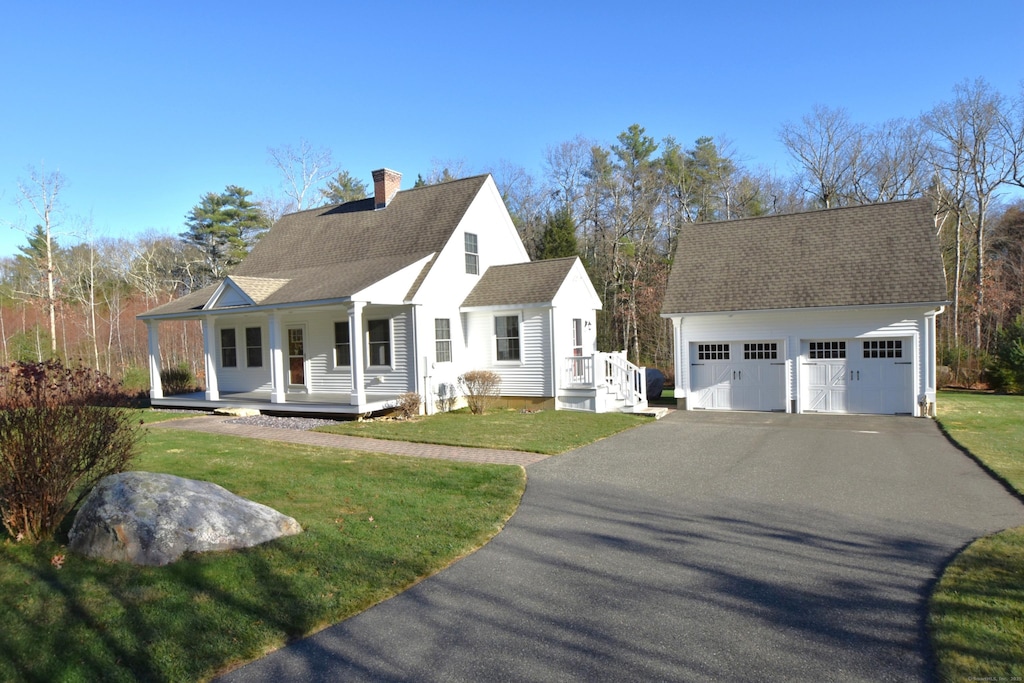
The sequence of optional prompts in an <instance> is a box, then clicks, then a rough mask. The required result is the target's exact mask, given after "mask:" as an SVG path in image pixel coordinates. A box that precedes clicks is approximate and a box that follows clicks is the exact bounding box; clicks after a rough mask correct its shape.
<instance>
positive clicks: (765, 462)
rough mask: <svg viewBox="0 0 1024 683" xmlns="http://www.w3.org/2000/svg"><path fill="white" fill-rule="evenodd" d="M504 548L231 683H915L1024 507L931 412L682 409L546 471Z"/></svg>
mask: <svg viewBox="0 0 1024 683" xmlns="http://www.w3.org/2000/svg"><path fill="white" fill-rule="evenodd" d="M527 472H528V475H529V479H528V484H527V490H526V495H525V497H524V498H523V502H522V505H521V507H520V509H519V511H518V512H516V514H515V515H514V516H513V518H512V519H511V520H510V522H509V524H508V525H507V527H506V528H505V530H504V531H502V533H501V534H499V535H498V536H497V537H496V538H495V539H494V540H493V541H491V542H490V543H489V544H488V545H486V546H485V547H484V548H482V549H481V550H479V551H478V552H476V553H474V554H473V555H471V556H469V557H467V558H465V559H463V560H462V561H460V562H458V563H456V564H455V565H453V566H452V567H450V568H449V569H447V570H445V571H443V572H441V573H440V574H438V575H436V576H434V577H432V578H430V579H428V580H426V581H423V582H422V583H420V584H419V585H417V586H415V587H414V588H412V589H410V590H408V591H406V592H405V593H403V594H401V595H399V596H397V597H395V598H393V599H391V600H388V601H386V602H384V603H382V604H380V605H378V606H376V607H374V608H372V609H370V610H367V611H366V612H364V613H362V614H360V615H358V616H356V617H354V618H352V619H349V620H348V621H345V622H343V623H341V624H338V625H336V626H334V627H331V628H328V629H326V630H324V631H322V632H321V633H319V634H317V635H316V636H313V637H311V638H308V639H306V640H303V641H301V642H298V643H295V644H293V645H291V646H289V647H287V648H285V649H283V650H280V651H278V652H275V653H273V654H271V655H270V656H268V657H266V658H264V659H262V660H260V661H258V662H254V663H253V664H250V665H248V666H246V667H244V668H241V669H238V670H236V671H235V672H233V673H232V674H230V675H228V676H225V677H224V678H223V680H224V681H247V682H248V681H282V680H295V681H364V680H365V681H473V682H481V681H515V682H521V681H545V682H547V681H759V682H761V681H901V682H902V681H917V680H930V679H931V678H932V677H933V670H932V664H931V662H930V661H929V660H928V655H927V651H928V646H927V637H926V634H925V632H924V626H923V620H924V614H925V601H926V597H927V595H928V592H929V590H930V588H931V585H932V582H933V581H934V579H935V578H936V577H937V576H938V574H939V572H940V571H941V568H942V567H943V566H944V564H945V563H946V562H947V561H948V560H949V559H950V558H951V557H952V556H953V555H954V554H955V553H956V552H957V551H958V550H960V549H961V548H962V547H963V546H964V545H966V544H967V543H969V542H970V541H971V540H972V539H974V538H976V537H978V536H981V535H984V534H987V533H990V532H993V531H996V530H998V529H1003V528H1006V527H1010V526H1016V525H1021V524H1024V506H1022V505H1021V504H1020V503H1019V502H1018V501H1017V500H1016V499H1015V498H1013V497H1011V496H1010V495H1009V494H1007V493H1006V492H1005V491H1004V490H1003V489H1002V488H1001V487H1000V486H999V485H998V484H996V483H995V482H993V481H992V480H991V479H989V478H988V477H987V476H986V475H985V474H984V473H983V472H982V471H981V470H980V469H979V468H978V467H977V466H976V465H975V464H974V463H973V462H972V461H971V460H969V459H968V458H967V457H965V456H964V455H962V454H961V453H960V452H959V451H957V450H956V449H955V448H953V447H952V446H951V445H949V443H948V442H947V441H946V440H945V439H944V438H943V437H942V435H941V434H940V433H939V430H938V429H937V427H936V425H935V424H934V423H933V422H931V421H930V420H921V419H914V418H902V417H861V416H856V417H854V416H824V415H779V414H754V413H706V412H691V413H685V412H678V413H674V414H672V415H670V416H669V417H667V418H665V419H663V420H660V421H658V422H656V423H653V424H650V425H647V426H644V427H641V428H639V429H635V430H632V431H630V432H627V433H624V434H620V435H618V436H615V437H612V438H609V439H605V440H603V441H600V442H598V443H595V444H592V445H590V446H587V447H585V448H581V449H579V450H576V451H573V452H572V453H569V454H566V455H562V456H558V457H555V458H550V459H548V460H546V461H544V462H541V463H537V464H534V465H531V466H530V467H529V468H528V470H527Z"/></svg>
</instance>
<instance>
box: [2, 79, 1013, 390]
mask: <svg viewBox="0 0 1024 683" xmlns="http://www.w3.org/2000/svg"><path fill="white" fill-rule="evenodd" d="M778 133H779V140H780V141H781V143H782V144H783V145H784V146H785V148H786V150H787V151H788V152H789V154H790V156H791V158H792V161H793V165H792V167H793V170H792V171H791V172H788V173H780V172H778V171H777V170H771V169H764V168H757V167H749V166H747V165H745V164H744V163H743V162H742V161H741V159H742V157H741V155H740V154H739V153H738V151H737V150H735V149H734V148H733V147H732V145H731V144H730V143H729V142H728V141H724V140H721V139H714V138H712V137H706V136H702V137H698V138H696V139H695V140H694V142H693V143H692V144H684V143H682V142H679V141H678V140H677V139H676V138H674V137H672V136H667V137H662V138H660V139H658V138H655V137H654V136H652V135H649V134H648V133H647V131H646V129H645V128H644V127H642V126H641V125H639V124H634V125H631V126H629V127H628V128H627V129H626V130H624V131H623V132H622V133H620V134H619V135H618V136H617V137H616V138H615V140H614V141H612V142H608V143H603V142H598V141H594V140H588V139H586V138H583V137H577V138H574V139H572V140H568V141H566V142H563V143H561V144H558V145H554V146H552V147H550V148H548V149H547V150H545V152H544V155H543V164H542V171H541V174H540V175H539V176H535V175H532V174H530V173H528V172H527V171H525V170H524V169H523V168H521V167H516V166H513V165H510V164H502V165H501V166H500V167H498V168H496V169H490V172H491V173H493V175H494V176H495V180H496V182H497V184H498V186H499V188H500V189H501V191H502V193H503V196H504V198H505V201H506V204H507V206H508V208H509V211H510V213H511V214H512V217H513V221H514V222H515V224H516V226H517V228H518V230H519V232H520V235H521V236H522V238H523V241H524V243H525V244H526V247H527V250H528V252H529V253H530V256H531V258H534V259H538V258H557V257H562V256H572V255H578V256H580V257H581V258H582V260H583V261H584V263H585V265H586V266H587V270H588V272H589V273H590V276H591V279H592V280H593V283H594V286H595V288H596V289H597V291H598V293H599V295H600V296H601V299H602V302H603V310H602V311H601V313H600V315H599V319H598V345H599V348H601V349H602V350H622V349H625V350H626V351H627V352H628V354H629V356H630V358H631V359H632V360H634V361H637V362H639V363H641V364H644V365H650V366H654V367H659V368H662V369H664V370H671V367H672V339H671V328H670V325H669V323H668V322H667V321H665V320H663V319H662V318H661V317H660V315H659V313H660V309H661V302H662V298H663V295H664V290H665V286H666V282H667V279H668V273H669V269H670V268H671V265H672V256H673V254H674V253H675V250H676V248H677V246H678V248H681V249H685V248H686V242H685V235H686V226H687V225H688V224H694V223H705V222H712V221H726V220H733V219H739V218H747V217H753V216H762V215H767V214H777V213H790V212H796V211H807V210H814V209H822V208H832V207H840V206H851V205H856V204H865V203H871V202H883V201H897V200H904V199H913V198H918V197H928V198H930V199H931V200H932V202H933V204H934V206H935V207H936V233H937V235H938V236H939V239H940V242H941V244H942V249H943V260H944V264H945V268H946V279H947V285H948V289H949V300H950V301H951V302H952V304H951V305H950V307H949V308H948V310H947V312H946V313H945V314H944V315H943V316H940V318H939V321H940V346H941V348H942V354H943V355H942V358H943V362H944V363H945V364H948V365H950V366H951V367H952V368H953V371H954V373H955V375H956V379H957V380H958V381H960V382H963V383H973V382H976V381H978V380H979V379H980V378H981V373H982V371H983V369H984V368H985V366H986V365H987V364H989V354H992V353H999V352H1000V349H1002V348H1004V347H1006V344H1007V339H1008V338H1009V339H1010V347H1011V348H1012V347H1013V339H1014V336H1013V335H1014V334H1017V335H1019V334H1020V332H1019V330H1021V328H1022V327H1024V318H1022V317H1021V316H1022V315H1024V201H1021V200H1017V201H1016V202H1007V201H1006V200H1007V198H1008V197H1012V196H1013V194H1014V192H1015V191H1016V189H1017V188H1024V92H1022V93H1016V94H1012V95H1005V94H1003V93H1000V92H998V91H996V90H994V89H993V88H992V87H991V86H989V85H988V84H987V83H986V82H985V81H984V80H980V79H979V80H976V81H972V82H967V81H965V82H963V83H961V84H958V85H957V86H955V87H954V89H953V93H952V97H951V98H950V99H949V100H948V101H946V102H942V103H940V104H938V105H936V106H935V107H933V108H932V109H931V110H929V111H926V112H924V113H923V114H921V115H920V116H919V117H917V118H914V119H896V120H891V121H886V122H883V123H881V124H877V125H873V126H872V125H867V124H863V123H859V122H857V121H855V120H853V119H852V118H851V117H850V116H849V114H848V113H847V112H846V111H845V110H843V109H833V108H829V107H825V106H818V107H815V108H814V109H813V110H812V111H811V112H810V113H808V114H807V115H806V116H804V117H803V118H802V119H801V120H799V121H794V122H787V123H784V124H783V125H782V126H781V127H780V128H779V131H778ZM269 153H270V159H271V163H273V164H274V165H275V166H277V168H278V169H280V171H281V174H282V178H283V179H284V180H283V183H282V186H283V188H284V190H283V196H282V197H264V198H260V199H256V198H254V197H252V193H251V192H249V191H248V190H246V189H245V188H243V187H240V186H235V185H230V186H228V187H226V188H225V189H224V191H223V192H220V193H214V192H211V193H208V194H206V195H204V196H203V197H201V198H200V201H199V203H198V204H197V205H196V206H194V207H193V208H192V209H191V210H190V211H189V212H188V213H187V214H186V219H185V222H184V228H185V230H184V232H182V233H180V234H178V235H166V234H156V233H150V234H146V235H143V236H141V237H138V238H135V239H118V240H92V241H85V242H81V243H79V244H77V245H74V246H71V247H65V246H64V245H62V244H60V243H59V242H58V241H57V240H56V239H54V237H53V235H54V232H53V231H52V229H51V225H50V223H49V222H48V221H49V217H50V216H51V215H52V214H51V213H48V212H42V211H37V212H36V215H38V216H40V217H41V220H40V224H39V226H37V227H36V228H35V229H34V230H33V231H31V232H30V233H28V234H27V244H26V245H25V246H23V247H21V250H20V251H21V253H19V254H18V255H17V256H15V257H13V258H10V259H5V260H2V261H0V312H2V316H0V336H2V337H3V348H2V349H0V354H3V359H4V360H5V362H7V361H11V360H14V359H25V360H38V359H42V358H47V357H51V356H63V357H64V358H66V359H73V358H82V359H87V360H88V362H89V363H90V364H92V365H94V366H95V367H98V368H100V369H103V370H105V371H107V372H113V373H115V374H116V373H117V372H121V373H125V372H132V371H133V370H137V368H141V367H146V362H145V358H146V335H145V329H144V327H143V326H142V325H141V324H139V323H137V322H136V321H135V320H134V316H135V315H136V314H137V313H138V312H140V311H143V310H146V309H148V308H151V307H152V306H154V305H156V304H158V303H163V302H165V301H168V300H170V299H172V298H174V297H176V296H180V295H181V294H183V293H186V292H188V291H192V290H194V289H196V288H199V287H202V286H205V285H206V284H209V283H210V282H213V281H216V280H217V279H219V278H221V277H223V276H224V275H226V274H228V273H229V272H231V269H232V268H233V267H234V266H236V265H237V264H238V263H240V262H241V261H242V260H243V259H244V258H245V255H246V254H247V253H248V251H249V250H250V249H251V248H252V247H253V245H254V244H255V243H256V242H257V241H258V240H259V237H260V235H261V234H263V232H264V231H265V230H267V229H268V228H269V227H270V226H271V225H272V223H273V222H274V220H275V219H276V218H278V217H279V216H280V215H282V214H283V213H285V212H288V211H292V210H302V209H303V208H309V207H310V206H319V205H324V204H331V203H339V202H344V201H352V200H355V199H360V198H363V197H365V196H367V186H366V184H365V183H363V182H362V181H360V180H358V179H356V178H355V177H353V176H352V175H351V174H350V173H349V172H348V171H344V170H341V169H340V168H338V167H337V166H336V165H334V164H333V163H332V160H331V153H330V151H329V150H325V149H322V148H321V149H317V148H314V147H313V146H312V145H310V144H309V143H308V142H305V141H303V142H302V143H301V144H300V145H299V146H297V147H283V148H278V149H270V150H269ZM464 166H465V164H464V163H463V162H446V163H435V168H434V169H433V170H432V171H431V172H430V173H429V174H428V175H427V176H426V177H424V176H422V175H419V176H418V177H417V180H416V185H417V186H418V185H423V184H432V183H436V182H444V181H446V180H450V179H453V178H458V177H462V176H464V175H467V174H468V173H467V172H466V169H465V168H464ZM33 180H34V181H37V182H35V183H34V184H33V183H27V184H26V185H25V186H20V189H21V190H22V194H23V196H35V197H36V198H37V200H39V198H46V197H50V199H51V200H53V199H54V196H55V195H54V194H50V195H48V194H47V193H46V191H45V189H46V187H47V180H49V181H50V185H55V186H57V188H58V189H59V186H60V184H61V183H62V182H63V179H62V178H57V179H56V180H58V181H60V182H56V181H55V180H54V178H53V177H52V176H46V175H45V174H42V173H40V174H39V176H38V177H36V176H35V175H34V176H33ZM33 188H35V190H34V191H35V194H34V195H33V194H32V193H33ZM39 188H43V189H39ZM1018 196H1019V194H1018ZM36 204H37V205H44V206H45V202H43V201H41V200H39V201H37V202H36ZM42 218H46V219H47V220H42ZM723 229H727V228H726V227H725V226H723ZM48 278H51V279H52V283H53V284H52V286H51V285H50V284H49V280H48ZM51 292H52V294H51ZM47 311H50V312H52V313H53V315H52V316H50V317H51V318H52V319H53V320H54V322H53V323H52V324H50V323H48V320H47V315H46V313H47ZM165 324H168V323H165ZM176 325H178V326H179V327H180V328H181V331H180V334H176V335H168V334H167V333H166V332H162V334H161V339H162V351H163V354H164V359H165V362H169V363H172V364H173V363H178V362H189V363H191V364H193V365H194V366H195V365H198V361H197V360H196V359H197V358H198V354H199V353H200V352H201V341H200V338H199V333H198V328H197V327H196V326H194V325H191V326H190V325H189V324H182V323H177V324H176ZM1014 330H1018V331H1017V332H1014ZM172 337H173V339H172ZM1020 343H1024V342H1020ZM1022 349H1024V346H1022ZM197 369H198V368H197Z"/></svg>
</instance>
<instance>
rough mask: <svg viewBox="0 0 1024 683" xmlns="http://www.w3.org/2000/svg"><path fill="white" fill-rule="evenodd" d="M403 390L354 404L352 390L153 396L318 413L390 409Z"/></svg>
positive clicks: (166, 402) (167, 404) (205, 405)
mask: <svg viewBox="0 0 1024 683" xmlns="http://www.w3.org/2000/svg"><path fill="white" fill-rule="evenodd" d="M398 397H399V394H368V395H367V396H366V400H365V402H364V403H362V404H360V405H352V395H351V394H348V393H337V392H323V393H311V394H307V393H288V394H285V400H284V401H283V402H275V401H272V400H271V392H270V391H239V392H221V393H220V394H219V396H218V398H217V399H210V398H207V396H206V392H204V391H196V392H192V393H189V394H175V395H173V396H164V397H161V398H151V399H150V404H151V405H152V406H153V407H154V408H170V409H173V408H181V409H186V410H216V409H218V408H250V409H254V410H259V411H260V412H262V413H295V414H317V415H325V416H326V415H339V416H358V415H365V414H367V413H375V412H378V411H381V410H387V409H389V408H392V407H394V406H395V405H396V404H397V403H398Z"/></svg>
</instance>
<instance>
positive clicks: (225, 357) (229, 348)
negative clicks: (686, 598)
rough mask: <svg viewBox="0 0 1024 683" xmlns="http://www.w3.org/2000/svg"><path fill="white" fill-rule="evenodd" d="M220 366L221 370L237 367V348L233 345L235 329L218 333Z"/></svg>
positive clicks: (231, 328) (227, 329) (230, 328)
mask: <svg viewBox="0 0 1024 683" xmlns="http://www.w3.org/2000/svg"><path fill="white" fill-rule="evenodd" d="M220 366H221V367H222V368H235V367H238V347H237V345H236V344H235V328H233V327H229V328H226V329H223V330H221V331H220Z"/></svg>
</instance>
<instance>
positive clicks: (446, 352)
mask: <svg viewBox="0 0 1024 683" xmlns="http://www.w3.org/2000/svg"><path fill="white" fill-rule="evenodd" d="M434 357H435V358H436V360H437V362H438V363H451V362H452V323H451V320H449V319H448V318H434Z"/></svg>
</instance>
